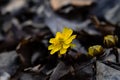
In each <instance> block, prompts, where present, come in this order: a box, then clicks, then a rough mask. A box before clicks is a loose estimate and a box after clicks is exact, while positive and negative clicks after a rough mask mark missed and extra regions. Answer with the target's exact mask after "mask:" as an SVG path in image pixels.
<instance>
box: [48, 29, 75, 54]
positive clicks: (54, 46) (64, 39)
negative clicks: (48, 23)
mask: <svg viewBox="0 0 120 80" xmlns="http://www.w3.org/2000/svg"><path fill="white" fill-rule="evenodd" d="M72 33H73V30H72V29H70V28H67V27H65V28H64V29H63V31H62V32H57V33H56V36H55V38H51V39H50V40H49V42H50V43H51V45H50V46H49V47H48V50H51V52H50V54H51V55H53V54H54V53H55V52H58V51H59V54H58V55H59V56H60V55H62V54H65V53H66V52H67V49H68V48H69V47H72V46H73V45H74V44H72V41H73V39H75V38H76V35H72Z"/></svg>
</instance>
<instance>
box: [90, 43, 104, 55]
mask: <svg viewBox="0 0 120 80" xmlns="http://www.w3.org/2000/svg"><path fill="white" fill-rule="evenodd" d="M103 52H104V50H103V47H102V46H101V45H94V46H91V47H89V49H88V54H89V55H90V56H92V57H94V56H98V55H101V54H103Z"/></svg>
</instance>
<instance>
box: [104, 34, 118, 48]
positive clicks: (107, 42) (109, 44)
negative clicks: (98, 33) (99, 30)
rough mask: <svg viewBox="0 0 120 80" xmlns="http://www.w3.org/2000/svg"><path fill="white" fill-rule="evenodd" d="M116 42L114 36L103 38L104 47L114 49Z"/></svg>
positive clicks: (116, 38) (116, 39)
mask: <svg viewBox="0 0 120 80" xmlns="http://www.w3.org/2000/svg"><path fill="white" fill-rule="evenodd" d="M117 42H118V37H117V36H114V35H107V36H105V37H104V45H105V46H106V47H114V46H115V45H116V43H117Z"/></svg>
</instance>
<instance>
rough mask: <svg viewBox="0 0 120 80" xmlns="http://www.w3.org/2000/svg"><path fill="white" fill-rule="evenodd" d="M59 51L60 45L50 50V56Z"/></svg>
mask: <svg viewBox="0 0 120 80" xmlns="http://www.w3.org/2000/svg"><path fill="white" fill-rule="evenodd" d="M60 49H61V45H57V46H54V48H53V49H52V51H51V52H50V54H51V55H52V54H54V53H55V52H57V51H59V50H60Z"/></svg>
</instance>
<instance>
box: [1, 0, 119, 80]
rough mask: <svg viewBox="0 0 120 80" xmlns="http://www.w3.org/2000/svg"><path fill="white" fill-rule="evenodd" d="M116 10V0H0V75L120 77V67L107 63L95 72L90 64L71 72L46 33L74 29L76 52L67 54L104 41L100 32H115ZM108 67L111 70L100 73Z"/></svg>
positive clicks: (25, 79) (20, 79)
mask: <svg viewBox="0 0 120 80" xmlns="http://www.w3.org/2000/svg"><path fill="white" fill-rule="evenodd" d="M119 14H120V0H0V80H80V79H82V80H96V78H94V77H95V76H96V75H97V80H120V72H119V71H118V70H114V69H113V70H112V69H111V68H110V69H109V68H108V66H107V69H108V72H107V71H106V72H105V74H102V75H101V74H95V73H94V70H93V68H92V66H93V65H89V67H88V68H86V69H85V70H82V71H79V72H75V74H73V73H70V70H73V69H72V68H71V67H70V66H67V67H63V66H65V65H64V64H63V63H61V62H59V60H58V59H57V57H55V56H56V55H55V56H52V57H51V56H50V55H49V51H48V49H47V47H48V45H49V39H50V38H52V37H54V36H55V34H56V32H57V31H61V30H62V29H63V27H69V28H72V29H73V30H74V33H75V34H77V39H76V40H75V41H74V43H76V44H77V47H76V48H75V50H76V52H70V53H69V54H70V55H72V56H74V57H75V56H76V55H77V54H81V53H83V54H86V53H87V49H88V47H89V46H92V45H95V44H100V45H103V36H105V35H108V34H115V35H117V36H118V37H120V32H119V30H120V15H119ZM119 44H120V43H118V45H117V47H120V45H119ZM119 51H120V50H119ZM108 53H109V50H108ZM83 58H84V56H83ZM108 59H109V58H108ZM110 59H112V60H114V59H115V56H112V57H110ZM84 61H85V62H86V61H87V60H83V62H84ZM60 65H61V66H60ZM98 65H103V66H104V67H103V66H102V68H101V69H102V70H104V69H106V68H105V65H104V64H103V63H98ZM56 66H57V67H56ZM74 66H76V67H77V68H78V67H80V65H78V64H77V63H76V64H75V65H74ZM77 68H76V69H77ZM118 68H119V69H120V67H118ZM99 69H100V68H99ZM55 70H56V71H57V73H56V72H55ZM102 70H100V71H101V72H102ZM109 70H110V71H109ZM111 70H112V72H113V73H114V72H115V73H114V75H113V74H112V72H111ZM59 71H61V72H59ZM109 72H111V73H110V75H113V76H112V77H111V76H109V75H108V76H107V77H104V76H105V75H106V73H109ZM61 73H62V74H61ZM82 73H83V74H82ZM101 76H102V77H101ZM116 76H117V77H116ZM118 76H119V77H118Z"/></svg>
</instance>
